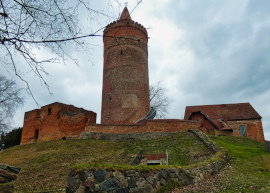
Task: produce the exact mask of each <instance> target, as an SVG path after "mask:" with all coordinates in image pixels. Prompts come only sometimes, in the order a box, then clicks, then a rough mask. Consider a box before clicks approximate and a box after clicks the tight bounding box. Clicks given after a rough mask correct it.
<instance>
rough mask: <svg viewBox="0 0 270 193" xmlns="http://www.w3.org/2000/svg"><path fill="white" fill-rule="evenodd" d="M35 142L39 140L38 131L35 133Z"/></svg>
mask: <svg viewBox="0 0 270 193" xmlns="http://www.w3.org/2000/svg"><path fill="white" fill-rule="evenodd" d="M34 139H35V140H37V139H38V130H36V131H35V137H34Z"/></svg>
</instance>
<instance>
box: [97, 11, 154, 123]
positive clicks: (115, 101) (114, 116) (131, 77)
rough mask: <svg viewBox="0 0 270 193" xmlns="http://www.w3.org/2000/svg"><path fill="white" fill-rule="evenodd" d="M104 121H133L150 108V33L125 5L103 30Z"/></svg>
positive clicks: (102, 115) (102, 117)
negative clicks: (131, 14)
mask: <svg viewBox="0 0 270 193" xmlns="http://www.w3.org/2000/svg"><path fill="white" fill-rule="evenodd" d="M103 35H104V36H103V42H104V68H103V89H102V108H101V124H132V123H135V122H136V121H137V120H138V119H140V118H142V117H145V116H146V115H147V113H148V112H149V110H150V101H149V78H148V48H147V42H148V35H147V31H146V29H145V28H144V27H143V26H142V25H141V24H139V23H137V22H134V21H132V20H131V17H130V14H129V12H128V9H127V8H126V7H125V8H124V10H123V12H122V14H121V17H120V19H119V20H117V21H114V22H113V23H110V24H109V25H107V27H106V28H105V30H104V32H103Z"/></svg>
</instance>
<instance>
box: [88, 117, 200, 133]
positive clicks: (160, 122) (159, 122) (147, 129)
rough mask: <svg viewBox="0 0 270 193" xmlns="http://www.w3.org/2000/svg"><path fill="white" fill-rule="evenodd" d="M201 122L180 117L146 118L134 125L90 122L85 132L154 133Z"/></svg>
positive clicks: (182, 129)
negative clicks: (180, 118)
mask: <svg viewBox="0 0 270 193" xmlns="http://www.w3.org/2000/svg"><path fill="white" fill-rule="evenodd" d="M199 126H200V123H198V122H197V121H190V120H179V119H154V120H146V121H144V122H142V123H140V124H133V125H100V124H88V125H86V127H85V130H84V131H85V132H89V133H152V132H163V133H169V132H179V131H188V130H189V129H191V128H199Z"/></svg>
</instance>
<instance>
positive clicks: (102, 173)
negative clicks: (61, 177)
mask: <svg viewBox="0 0 270 193" xmlns="http://www.w3.org/2000/svg"><path fill="white" fill-rule="evenodd" d="M190 131H191V132H193V133H194V134H195V135H196V136H197V137H198V138H199V139H200V140H202V141H203V143H205V145H206V146H207V147H208V148H210V149H211V150H212V151H214V152H215V155H214V156H213V158H211V159H210V160H207V161H204V162H201V163H199V164H196V165H190V166H187V167H186V168H185V169H184V168H180V167H176V168H170V167H166V166H159V167H151V168H147V166H143V167H142V168H141V169H138V168H136V169H135V167H134V168H132V167H130V168H131V169H117V167H115V169H106V167H105V166H104V168H92V169H85V170H81V169H80V170H77V169H71V170H69V172H68V187H67V193H73V192H76V193H83V192H104V193H105V192H113V193H120V192H148V193H150V192H167V191H169V190H172V189H174V188H176V187H180V186H186V185H189V184H192V183H197V182H198V181H200V180H203V179H205V178H207V177H208V176H209V175H213V174H215V173H217V172H218V171H219V170H220V169H221V168H223V167H224V166H225V164H226V163H227V161H228V152H227V150H225V149H223V148H221V147H218V146H217V145H216V144H215V143H212V142H211V140H210V139H209V138H208V136H206V135H205V134H204V133H202V132H201V131H195V130H190ZM112 168H113V167H112ZM155 168H156V169H155Z"/></svg>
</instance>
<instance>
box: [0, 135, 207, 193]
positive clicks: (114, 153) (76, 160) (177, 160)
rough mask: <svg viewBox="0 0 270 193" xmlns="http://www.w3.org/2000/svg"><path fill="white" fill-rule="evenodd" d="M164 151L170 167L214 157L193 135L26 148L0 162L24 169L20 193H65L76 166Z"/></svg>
mask: <svg viewBox="0 0 270 193" xmlns="http://www.w3.org/2000/svg"><path fill="white" fill-rule="evenodd" d="M165 147H166V148H167V149H168V152H169V164H170V165H182V166H185V165H188V164H193V163H196V162H199V161H202V160H205V159H209V158H210V157H211V156H212V154H211V152H210V151H209V150H208V149H207V148H206V147H205V146H204V145H203V144H202V143H201V142H200V141H199V140H198V139H197V138H196V137H195V136H194V135H193V134H192V133H188V132H181V133H178V134H174V135H171V136H167V137H163V138H159V139H155V140H148V141H122V142H116V141H97V140H58V141H50V142H42V143H37V144H26V145H20V146H14V147H12V148H9V149H7V150H4V151H2V152H0V160H1V161H0V162H1V163H5V164H8V165H14V166H16V167H20V168H22V170H21V172H20V173H19V177H18V179H17V180H16V181H15V188H16V191H17V192H29V191H31V192H32V191H49V190H54V191H57V190H62V191H63V192H64V190H65V187H66V183H67V182H66V180H67V170H68V169H69V168H70V167H71V166H73V165H75V164H76V165H79V164H94V163H98V164H115V165H128V164H130V163H131V162H132V160H133V159H134V157H135V156H136V155H137V153H138V152H139V151H140V150H142V149H145V153H165ZM60 192H61V191H60Z"/></svg>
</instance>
